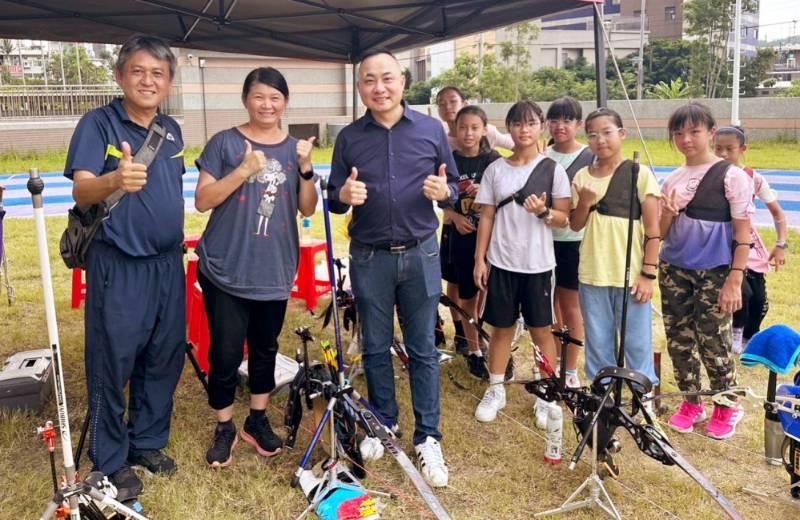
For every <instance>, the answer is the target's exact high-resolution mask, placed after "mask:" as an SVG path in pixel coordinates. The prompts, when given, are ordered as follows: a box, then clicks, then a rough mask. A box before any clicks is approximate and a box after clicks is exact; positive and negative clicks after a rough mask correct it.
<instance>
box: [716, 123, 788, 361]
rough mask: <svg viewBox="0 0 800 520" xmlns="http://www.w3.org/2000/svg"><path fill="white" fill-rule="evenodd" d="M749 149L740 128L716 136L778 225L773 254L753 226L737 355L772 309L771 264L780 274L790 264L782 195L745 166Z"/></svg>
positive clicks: (719, 151)
mask: <svg viewBox="0 0 800 520" xmlns="http://www.w3.org/2000/svg"><path fill="white" fill-rule="evenodd" d="M745 150H747V145H746V144H745V135H744V130H743V129H742V127H740V126H723V127H721V128H718V129H717V133H716V134H714V153H715V154H716V155H717V156H718V157H721V158H722V159H725V160H726V161H728V162H731V163H733V164H735V165H736V166H739V167H740V168H742V169H743V170H744V171H745V173H747V174H748V175H749V176H750V177H751V178H752V179H753V193H754V198H755V197H758V198H759V199H761V202H763V203H764V205H765V206H767V209H768V210H769V212H770V214H772V220H773V221H774V222H775V231H776V232H777V235H778V237H777V240H776V241H775V247H773V248H772V251H771V252H770V251H767V246H766V245H764V241H763V240H761V236H760V235H759V234H758V229H757V228H756V227H755V226H753V225H752V223H751V224H750V235H751V237H752V241H753V247H752V248H751V249H750V256H749V257H748V259H747V272H746V273H745V276H744V282H743V283H742V308H741V309H739V310H738V311H736V312H735V313H733V352H734V354H739V353H740V352H742V350H744V346H745V345H747V342H748V341H749V340H750V338H751V337H753V335H754V334H755V333H756V332H758V331H759V329H760V328H761V322H762V321H763V319H764V317H765V316H766V315H767V311H768V310H769V301H768V300H767V282H766V280H765V275H766V274H767V273H768V272H769V266H770V263H772V262H773V261H774V263H773V265H774V266H775V270H776V271H777V270H778V269H780V268H781V267H783V266H784V264H785V263H786V255H785V249H786V248H787V247H788V246H787V244H786V219H785V217H784V215H783V209H782V208H781V205H780V204H779V203H778V196H777V194H776V193H775V191H773V190H772V189H771V188H770V186H769V183H768V182H767V179H765V178H764V177H762V176H761V175H760V174H759V173H758V172H755V171H753V169H752V168H747V167H746V166H743V165H742V159H743V157H742V155H743V154H744V152H745Z"/></svg>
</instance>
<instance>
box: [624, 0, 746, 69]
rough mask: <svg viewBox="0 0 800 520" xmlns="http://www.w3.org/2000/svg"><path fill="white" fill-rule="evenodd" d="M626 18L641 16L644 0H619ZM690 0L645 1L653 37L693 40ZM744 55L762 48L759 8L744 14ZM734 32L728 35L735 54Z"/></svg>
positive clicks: (729, 44)
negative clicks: (689, 28) (687, 14)
mask: <svg viewBox="0 0 800 520" xmlns="http://www.w3.org/2000/svg"><path fill="white" fill-rule="evenodd" d="M617 3H619V12H620V14H621V15H622V16H623V17H627V16H633V17H636V16H639V13H640V12H641V8H642V0H619V1H618V2H617ZM685 3H686V0H645V15H646V16H647V19H648V20H649V28H650V39H651V40H680V39H690V37H689V36H688V35H687V34H686V20H685V17H684V8H683V7H684V4H685ZM741 31H742V37H741V49H742V56H747V57H751V56H755V55H756V49H757V47H758V9H756V10H755V11H745V12H743V13H742V22H741ZM733 40H734V35H733V33H732V32H731V35H730V37H729V38H728V56H729V57H732V53H733Z"/></svg>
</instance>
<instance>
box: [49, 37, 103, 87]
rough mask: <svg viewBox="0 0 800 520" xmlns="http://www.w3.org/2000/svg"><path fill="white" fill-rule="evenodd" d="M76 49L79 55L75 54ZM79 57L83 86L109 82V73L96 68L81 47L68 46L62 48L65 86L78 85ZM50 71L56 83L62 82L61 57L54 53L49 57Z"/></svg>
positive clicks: (84, 49) (101, 68)
mask: <svg viewBox="0 0 800 520" xmlns="http://www.w3.org/2000/svg"><path fill="white" fill-rule="evenodd" d="M75 49H78V51H79V52H80V55H78V54H76V53H75ZM78 56H80V65H81V76H80V77H81V83H82V84H84V85H105V84H106V83H108V81H109V73H108V72H109V71H108V69H106V68H104V67H98V66H97V65H95V64H94V63H92V61H91V60H90V59H89V54H88V53H87V52H86V48H85V47H84V46H83V45H68V46H65V47H64V76H65V79H66V81H65V83H66V84H67V85H77V84H78V59H77V57H78ZM49 69H50V71H52V74H53V77H54V80H55V81H56V82H57V83H61V82H62V78H61V55H60V53H55V54H53V55H51V57H50V67H49Z"/></svg>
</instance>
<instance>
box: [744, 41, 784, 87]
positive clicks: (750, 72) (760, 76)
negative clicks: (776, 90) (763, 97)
mask: <svg viewBox="0 0 800 520" xmlns="http://www.w3.org/2000/svg"><path fill="white" fill-rule="evenodd" d="M777 56H778V53H777V51H775V49H772V48H770V47H761V48H759V49H758V52H757V53H756V56H755V57H752V58H745V59H744V63H743V64H742V71H741V76H740V79H739V86H740V87H741V90H742V95H743V96H744V97H756V96H757V95H758V86H759V85H760V84H761V82H762V81H764V79H766V78H767V72H768V71H769V70H770V68H771V67H772V62H774V61H775V58H776V57H777Z"/></svg>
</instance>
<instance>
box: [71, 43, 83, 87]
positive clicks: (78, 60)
mask: <svg viewBox="0 0 800 520" xmlns="http://www.w3.org/2000/svg"><path fill="white" fill-rule="evenodd" d="M73 47H75V67H76V68H77V69H78V86H79V87H80V86H81V85H83V80H82V79H81V48H80V47H79V46H78V44H77V43H75V44H73Z"/></svg>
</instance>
